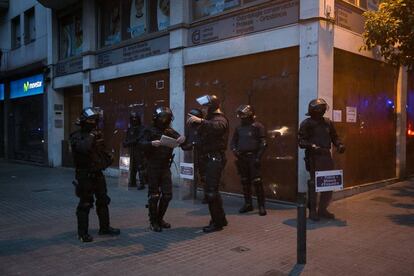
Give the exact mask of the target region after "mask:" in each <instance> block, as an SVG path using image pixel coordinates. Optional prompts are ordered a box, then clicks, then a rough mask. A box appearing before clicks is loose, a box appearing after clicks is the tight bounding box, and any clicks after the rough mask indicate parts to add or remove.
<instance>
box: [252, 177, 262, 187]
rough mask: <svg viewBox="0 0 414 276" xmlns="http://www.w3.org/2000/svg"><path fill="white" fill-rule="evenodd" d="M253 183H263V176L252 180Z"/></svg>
mask: <svg viewBox="0 0 414 276" xmlns="http://www.w3.org/2000/svg"><path fill="white" fill-rule="evenodd" d="M252 184H253V185H261V184H262V178H261V177H256V178H255V179H253V180H252Z"/></svg>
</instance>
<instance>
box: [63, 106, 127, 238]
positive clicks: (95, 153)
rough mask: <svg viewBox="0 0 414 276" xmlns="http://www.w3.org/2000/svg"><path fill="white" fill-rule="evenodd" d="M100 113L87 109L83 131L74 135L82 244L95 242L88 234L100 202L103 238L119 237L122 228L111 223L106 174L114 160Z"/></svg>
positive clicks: (100, 233) (79, 231) (83, 116)
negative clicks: (92, 213) (100, 127)
mask: <svg viewBox="0 0 414 276" xmlns="http://www.w3.org/2000/svg"><path fill="white" fill-rule="evenodd" d="M98 121H99V113H98V111H97V110H96V109H94V108H92V107H87V108H85V109H83V111H82V113H81V115H80V117H79V119H78V122H77V124H78V125H79V126H80V129H79V130H77V131H75V132H73V133H72V134H71V135H70V143H71V147H72V154H73V159H74V163H75V167H76V175H75V177H76V181H74V184H75V186H76V195H77V196H78V197H79V204H78V207H77V209H76V216H77V220H78V237H79V240H81V241H82V242H91V241H92V240H93V238H92V237H91V236H90V235H89V233H88V227H89V210H90V209H91V208H93V203H94V201H95V200H94V197H95V199H96V214H97V215H98V218H99V235H111V236H113V235H119V234H120V231H119V229H116V228H112V227H111V226H110V224H109V210H108V205H109V203H110V201H111V199H110V198H109V196H108V195H107V189H106V182H105V177H104V175H103V173H102V171H103V170H104V169H106V168H107V167H109V166H110V165H111V163H112V161H113V157H112V155H111V154H110V153H108V152H107V151H106V149H105V145H104V140H103V136H102V133H101V132H100V131H99V130H98V129H97V126H98Z"/></svg>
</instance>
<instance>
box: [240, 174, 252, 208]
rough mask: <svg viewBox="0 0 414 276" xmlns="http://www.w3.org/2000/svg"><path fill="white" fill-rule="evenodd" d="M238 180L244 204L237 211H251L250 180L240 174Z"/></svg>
mask: <svg viewBox="0 0 414 276" xmlns="http://www.w3.org/2000/svg"><path fill="white" fill-rule="evenodd" d="M240 181H241V185H242V188H243V196H244V205H243V206H242V207H241V208H240V210H239V213H246V212H249V211H253V203H252V187H251V183H250V180H249V178H248V176H246V175H242V176H241V179H240Z"/></svg>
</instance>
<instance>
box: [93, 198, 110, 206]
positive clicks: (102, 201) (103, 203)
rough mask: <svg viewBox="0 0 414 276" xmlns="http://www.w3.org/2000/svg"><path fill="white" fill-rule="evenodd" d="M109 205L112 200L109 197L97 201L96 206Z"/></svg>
mask: <svg viewBox="0 0 414 276" xmlns="http://www.w3.org/2000/svg"><path fill="white" fill-rule="evenodd" d="M109 203H111V198H110V197H109V196H107V195H105V196H104V197H100V198H97V199H96V206H104V205H109Z"/></svg>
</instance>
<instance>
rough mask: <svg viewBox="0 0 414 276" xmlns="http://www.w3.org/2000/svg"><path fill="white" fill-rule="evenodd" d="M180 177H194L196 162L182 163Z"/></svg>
mask: <svg viewBox="0 0 414 276" xmlns="http://www.w3.org/2000/svg"><path fill="white" fill-rule="evenodd" d="M180 177H181V178H185V179H191V180H193V179H194V164H193V163H180Z"/></svg>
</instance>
